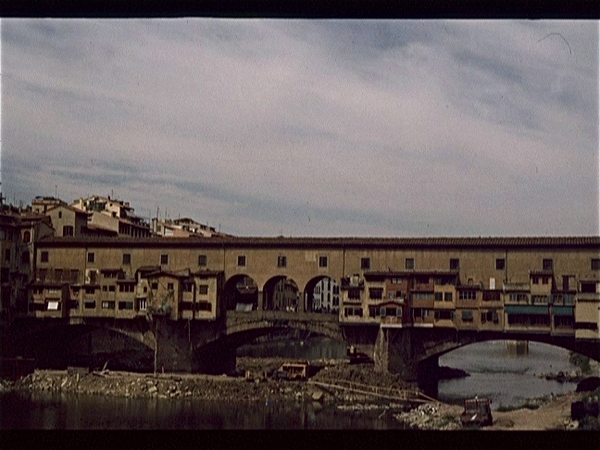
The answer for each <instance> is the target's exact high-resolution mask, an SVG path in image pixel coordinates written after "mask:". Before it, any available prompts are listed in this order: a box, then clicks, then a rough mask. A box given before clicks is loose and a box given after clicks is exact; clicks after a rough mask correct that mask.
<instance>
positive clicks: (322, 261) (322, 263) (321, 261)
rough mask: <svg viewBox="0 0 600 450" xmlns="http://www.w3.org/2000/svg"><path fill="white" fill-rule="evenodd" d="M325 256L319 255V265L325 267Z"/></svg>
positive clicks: (326, 261) (326, 262) (326, 263)
mask: <svg viewBox="0 0 600 450" xmlns="http://www.w3.org/2000/svg"><path fill="white" fill-rule="evenodd" d="M327 259H328V258H327V256H319V267H327V265H328V260H327Z"/></svg>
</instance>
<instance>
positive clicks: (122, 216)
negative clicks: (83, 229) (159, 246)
mask: <svg viewBox="0 0 600 450" xmlns="http://www.w3.org/2000/svg"><path fill="white" fill-rule="evenodd" d="M71 207H72V208H75V209H77V210H79V211H84V212H86V213H87V214H88V219H87V221H88V229H89V230H91V231H92V233H93V234H102V233H103V232H104V234H107V233H108V234H113V235H118V236H132V237H148V236H151V234H152V232H151V230H150V226H149V225H148V224H147V223H146V222H145V221H144V219H143V218H141V217H139V216H137V215H136V214H135V212H134V209H133V208H132V207H131V206H130V204H129V202H124V201H121V200H117V199H112V198H111V197H110V196H109V197H102V196H98V195H94V196H91V197H87V198H80V199H79V200H76V201H75V202H73V203H72V204H71Z"/></svg>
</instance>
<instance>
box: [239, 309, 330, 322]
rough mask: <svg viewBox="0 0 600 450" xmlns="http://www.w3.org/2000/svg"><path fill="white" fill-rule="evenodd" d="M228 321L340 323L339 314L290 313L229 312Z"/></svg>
mask: <svg viewBox="0 0 600 450" xmlns="http://www.w3.org/2000/svg"><path fill="white" fill-rule="evenodd" d="M227 318H228V319H237V320H248V321H254V320H296V321H307V322H338V315H337V314H320V313H307V312H288V311H248V312H240V311H227Z"/></svg>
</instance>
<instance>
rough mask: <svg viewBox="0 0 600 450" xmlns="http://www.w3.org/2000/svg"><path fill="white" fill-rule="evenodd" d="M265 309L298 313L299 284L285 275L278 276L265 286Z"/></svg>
mask: <svg viewBox="0 0 600 450" xmlns="http://www.w3.org/2000/svg"><path fill="white" fill-rule="evenodd" d="M262 293H263V309H264V310H268V311H297V310H298V303H299V293H300V291H299V289H298V284H297V283H296V282H295V281H294V280H293V279H292V278H288V277H286V276H285V275H276V276H274V277H272V278H270V279H269V280H267V282H266V283H265V285H264V286H263V290H262Z"/></svg>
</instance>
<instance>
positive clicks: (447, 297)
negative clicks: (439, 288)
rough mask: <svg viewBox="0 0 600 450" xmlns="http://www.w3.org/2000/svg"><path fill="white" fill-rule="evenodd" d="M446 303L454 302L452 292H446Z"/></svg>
mask: <svg viewBox="0 0 600 450" xmlns="http://www.w3.org/2000/svg"><path fill="white" fill-rule="evenodd" d="M444 301H445V302H451V301H452V292H444Z"/></svg>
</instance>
